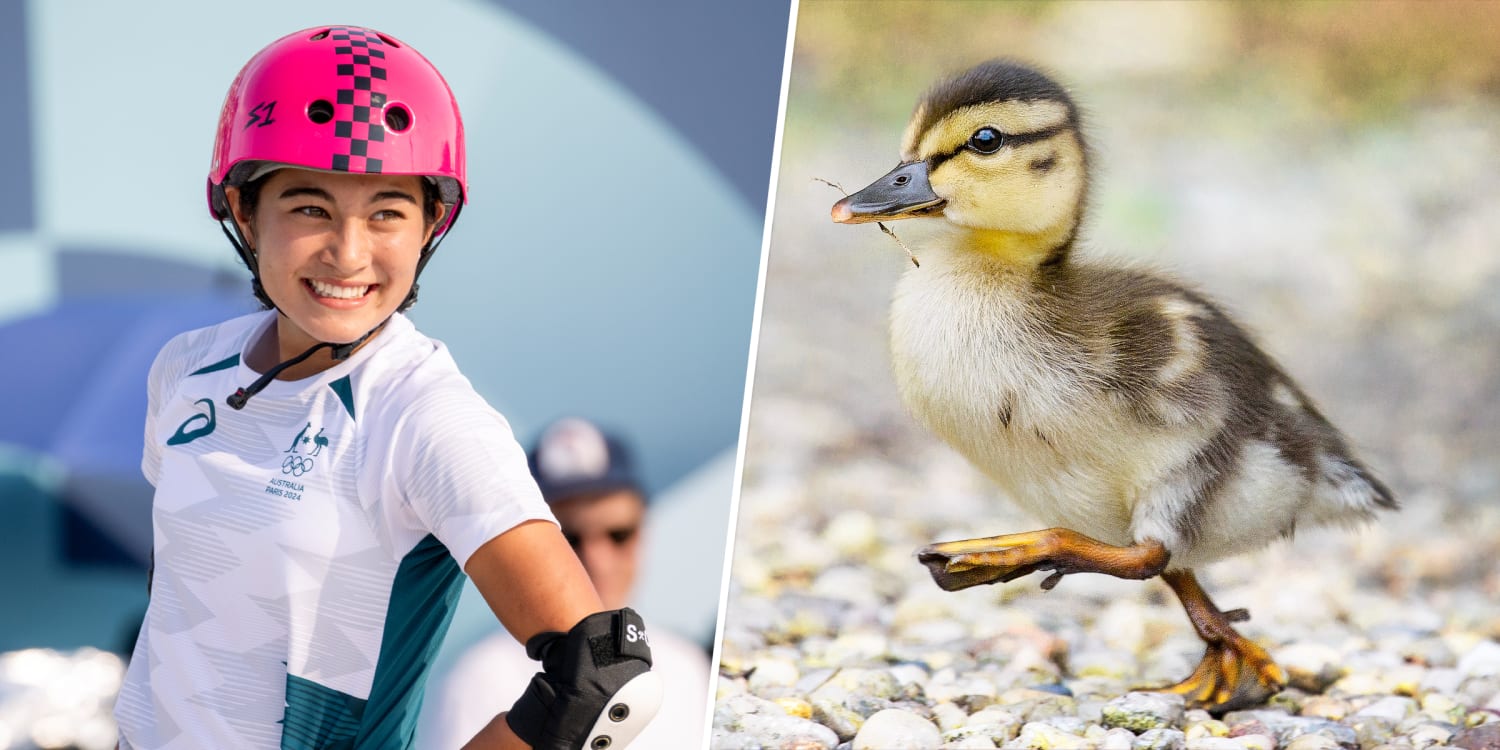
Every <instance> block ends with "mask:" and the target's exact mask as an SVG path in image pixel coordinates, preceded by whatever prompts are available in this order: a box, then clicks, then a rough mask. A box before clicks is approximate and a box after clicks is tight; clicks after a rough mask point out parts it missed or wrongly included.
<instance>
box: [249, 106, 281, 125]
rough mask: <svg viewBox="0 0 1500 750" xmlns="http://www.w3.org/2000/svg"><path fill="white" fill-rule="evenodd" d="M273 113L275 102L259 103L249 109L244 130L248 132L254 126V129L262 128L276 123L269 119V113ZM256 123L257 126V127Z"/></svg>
mask: <svg viewBox="0 0 1500 750" xmlns="http://www.w3.org/2000/svg"><path fill="white" fill-rule="evenodd" d="M261 110H265V113H264V115H262V113H261ZM275 111H276V102H274V101H269V102H261V103H260V104H257V105H255V106H254V107H252V108H251V109H250V112H249V113H248V114H249V120H248V121H247V122H246V123H245V127H244V129H245V130H249V129H250V126H251V125H256V127H261V128H263V127H265V126H267V125H270V124H271V123H273V122H276V121H275V120H273V119H271V113H273V112H275ZM257 123H259V124H258V125H257Z"/></svg>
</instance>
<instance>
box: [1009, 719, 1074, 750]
mask: <svg viewBox="0 0 1500 750" xmlns="http://www.w3.org/2000/svg"><path fill="white" fill-rule="evenodd" d="M1007 744H1008V745H1009V744H1012V743H1007ZM1014 745H1015V746H1017V747H1023V748H1029V750H1094V748H1095V747H1096V745H1095V743H1093V742H1091V741H1089V740H1087V739H1084V738H1083V737H1080V736H1078V735H1076V734H1073V733H1072V732H1065V731H1063V730H1061V729H1058V728H1057V727H1054V726H1052V725H1051V724H1044V723H1042V722H1039V721H1033V722H1028V723H1027V724H1026V725H1025V726H1023V727H1021V734H1020V735H1019V736H1017V737H1016V739H1015V742H1014Z"/></svg>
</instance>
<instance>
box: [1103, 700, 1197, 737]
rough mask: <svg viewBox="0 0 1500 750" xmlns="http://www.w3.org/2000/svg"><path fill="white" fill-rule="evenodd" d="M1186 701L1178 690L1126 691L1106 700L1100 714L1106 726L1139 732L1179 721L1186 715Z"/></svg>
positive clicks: (1165, 726)
mask: <svg viewBox="0 0 1500 750" xmlns="http://www.w3.org/2000/svg"><path fill="white" fill-rule="evenodd" d="M1183 705H1184V704H1183V699H1182V696H1180V695H1177V694H1175V693H1143V692H1136V693H1127V694H1125V695H1122V696H1120V697H1119V698H1116V699H1114V700H1112V701H1110V702H1108V703H1106V704H1104V708H1103V710H1102V711H1101V714H1100V715H1101V718H1102V719H1103V723H1104V725H1105V726H1107V727H1120V728H1122V729H1129V730H1130V731H1132V732H1136V733H1140V732H1144V731H1146V730H1147V729H1164V728H1167V727H1171V726H1174V725H1176V724H1177V723H1178V722H1180V721H1182V719H1183Z"/></svg>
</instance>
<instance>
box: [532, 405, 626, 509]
mask: <svg viewBox="0 0 1500 750" xmlns="http://www.w3.org/2000/svg"><path fill="white" fill-rule="evenodd" d="M526 463H527V465H528V466H530V468H531V476H532V477H534V478H535V479H536V483H537V486H538V487H540V488H541V490H542V498H543V499H545V500H546V501H547V502H549V503H555V502H558V501H560V500H567V499H569V498H573V497H578V496H579V495H593V494H599V493H604V492H614V491H618V490H631V491H633V492H635V493H636V494H637V495H640V496H641V500H643V501H644V500H645V499H646V493H645V492H644V491H642V489H641V485H640V482H639V480H638V479H637V478H636V474H635V465H634V462H633V461H632V460H631V456H630V449H629V448H628V447H626V445H625V442H624V441H623V440H621V439H620V438H618V437H616V436H615V435H611V434H609V433H606V432H605V431H603V430H601V429H599V427H598V426H597V425H595V424H594V423H592V422H589V421H588V420H586V419H580V418H578V417H567V418H565V419H559V420H557V421H556V422H553V423H552V424H550V425H548V426H547V428H546V429H544V430H542V434H541V437H539V438H537V440H536V443H535V444H534V445H533V446H532V447H531V450H530V451H529V452H528V453H527V454H526Z"/></svg>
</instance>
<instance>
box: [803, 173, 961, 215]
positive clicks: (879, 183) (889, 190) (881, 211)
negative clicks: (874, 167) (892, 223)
mask: <svg viewBox="0 0 1500 750" xmlns="http://www.w3.org/2000/svg"><path fill="white" fill-rule="evenodd" d="M945 202H946V201H944V200H943V199H942V198H939V197H938V196H937V193H934V192H932V185H931V184H930V183H928V181H927V162H925V161H913V162H906V163H903V164H898V165H896V168H895V169H892V170H891V171H890V172H889V173H888V174H886V176H884V177H881V178H880V179H878V180H876V181H874V182H872V183H870V184H869V185H868V186H866V187H865V189H863V190H861V191H859V192H857V193H855V194H853V195H851V196H848V197H846V198H844V199H843V200H841V201H839V202H838V203H835V204H833V210H832V211H831V212H830V213H831V214H832V216H833V220H834V222H836V223H839V224H863V223H865V222H870V221H889V220H891V219H911V218H914V217H917V216H936V215H938V214H940V213H942V210H943V204H944V203H945Z"/></svg>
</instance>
